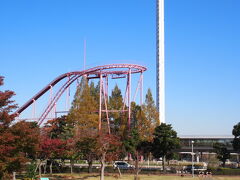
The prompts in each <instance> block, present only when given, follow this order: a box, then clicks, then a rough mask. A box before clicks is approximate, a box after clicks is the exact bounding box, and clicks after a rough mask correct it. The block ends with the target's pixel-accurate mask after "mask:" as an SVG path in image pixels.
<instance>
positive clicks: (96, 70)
mask: <svg viewBox="0 0 240 180" xmlns="http://www.w3.org/2000/svg"><path fill="white" fill-rule="evenodd" d="M146 70H147V68H146V67H144V66H140V65H136V64H109V65H103V66H97V67H93V68H90V69H87V70H83V71H73V72H68V73H65V74H62V75H60V76H58V77H57V78H55V79H54V80H53V81H52V82H50V83H49V84H48V85H47V86H45V87H44V88H43V89H42V90H40V91H39V92H38V93H37V94H36V95H34V96H33V97H32V98H31V99H29V100H28V101H27V102H26V103H25V104H24V105H22V106H21V107H20V108H19V109H17V111H16V112H15V113H16V115H17V116H20V114H21V113H22V112H24V111H25V110H26V109H28V108H29V107H30V106H31V105H33V104H34V103H35V102H36V101H37V100H38V99H39V98H40V97H42V96H43V95H44V94H46V93H48V92H49V93H50V94H51V93H52V88H53V87H56V85H57V84H60V82H63V80H64V79H65V81H64V82H63V83H62V84H61V85H60V88H59V89H57V91H56V93H55V95H54V96H52V97H51V98H50V100H49V103H48V105H47V107H46V108H45V109H44V110H43V112H42V114H41V115H40V117H38V118H37V123H38V124H39V125H41V124H42V123H43V122H44V121H45V120H46V118H47V116H48V114H49V113H50V112H51V111H55V112H56V104H57V102H58V100H59V98H60V97H61V96H62V95H63V93H64V92H65V91H66V90H68V88H69V87H70V85H71V84H73V83H74V82H75V81H77V80H78V79H79V78H80V77H82V76H84V77H86V78H87V79H99V82H100V83H99V84H100V92H99V110H98V112H99V130H101V121H102V120H101V119H102V113H103V112H104V113H106V117H107V122H108V125H109V118H108V113H109V112H119V111H126V112H128V127H130V123H131V101H135V98H136V95H137V93H138V90H139V89H140V104H142V99H143V98H142V93H143V92H142V91H143V72H145V71H146ZM133 74H140V76H139V80H138V83H137V88H136V90H135V94H134V98H133V99H131V84H132V82H131V76H132V75H133ZM108 78H112V79H119V78H126V79H127V81H126V88H125V89H126V90H125V93H124V94H125V97H124V104H123V107H122V108H121V109H118V110H108V105H107V103H108V101H107V100H108V93H107V92H108ZM103 104H104V105H103ZM103 106H105V109H103ZM109 131H110V128H109Z"/></svg>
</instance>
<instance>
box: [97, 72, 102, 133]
mask: <svg viewBox="0 0 240 180" xmlns="http://www.w3.org/2000/svg"><path fill="white" fill-rule="evenodd" d="M99 81H100V82H99V84H100V92H99V118H98V131H99V133H101V127H102V72H100V80H99Z"/></svg>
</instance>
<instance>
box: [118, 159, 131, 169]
mask: <svg viewBox="0 0 240 180" xmlns="http://www.w3.org/2000/svg"><path fill="white" fill-rule="evenodd" d="M134 167H135V166H133V165H131V164H129V163H127V162H125V161H115V162H114V163H113V168H114V169H116V168H119V169H133V168H134Z"/></svg>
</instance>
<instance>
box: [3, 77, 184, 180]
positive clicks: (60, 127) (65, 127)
mask: <svg viewBox="0 0 240 180" xmlns="http://www.w3.org/2000/svg"><path fill="white" fill-rule="evenodd" d="M2 85H3V77H0V86H2ZM99 88H100V86H99V84H97V85H95V84H94V82H90V83H89V82H88V80H87V79H85V78H82V79H81V82H80V84H79V86H78V87H77V90H76V93H75V96H74V100H73V102H72V106H71V109H70V111H69V113H68V114H67V115H65V116H62V117H58V118H56V119H52V120H49V121H48V122H46V123H45V124H44V126H43V127H39V126H38V125H37V123H36V122H26V121H20V122H15V121H14V119H15V117H16V115H15V114H13V110H14V109H15V108H17V105H16V104H14V101H13V100H11V98H12V96H13V95H14V92H13V91H0V177H1V178H3V179H8V178H9V177H10V176H11V174H12V172H15V171H21V170H26V164H29V163H32V164H36V166H34V169H32V171H33V172H32V175H31V176H35V175H36V173H38V174H39V175H40V176H41V173H46V171H47V169H46V167H47V166H46V163H43V162H46V160H48V161H49V162H50V165H49V172H50V173H52V165H53V162H54V160H55V159H61V160H66V159H68V160H70V167H71V173H72V171H73V164H74V162H76V161H77V160H87V162H88V165H89V166H88V171H89V172H91V171H92V164H93V161H96V160H98V161H99V162H100V163H101V170H100V172H101V179H103V178H104V168H105V163H106V162H111V161H114V160H119V159H123V158H125V157H128V158H131V159H133V160H135V163H136V174H138V160H139V157H140V156H144V157H148V156H149V154H150V152H152V154H153V156H154V157H156V158H159V157H164V159H165V158H167V159H168V158H171V155H172V152H173V150H174V149H175V148H177V147H179V139H178V138H177V133H176V132H175V131H174V130H172V127H171V126H170V125H166V124H161V126H159V119H158V112H157V109H156V107H155V103H154V100H153V97H152V93H151V90H150V89H148V91H147V94H146V98H145V103H144V104H143V105H142V106H140V105H138V104H136V103H135V102H132V103H131V110H132V114H131V124H130V128H129V127H128V113H127V112H125V111H119V112H116V111H111V110H121V108H123V106H124V101H123V96H122V93H121V90H120V89H119V88H118V86H117V85H116V86H115V87H114V89H113V90H112V92H111V95H110V96H109V99H107V106H108V107H107V108H108V109H109V110H110V113H109V114H108V117H107V114H106V113H102V117H101V131H99V113H98V109H99V92H100V91H99ZM102 102H103V103H105V101H104V99H103V101H102ZM105 105H106V103H105ZM102 106H104V104H103V105H102ZM125 108H127V107H125ZM108 119H109V122H108V121H107V120H108ZM109 132H110V133H109ZM166 135H167V137H166ZM166 138H167V139H166ZM163 141H165V142H166V141H168V143H167V144H168V145H166V143H163ZM153 147H154V148H153Z"/></svg>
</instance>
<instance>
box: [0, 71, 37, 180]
mask: <svg viewBox="0 0 240 180" xmlns="http://www.w3.org/2000/svg"><path fill="white" fill-rule="evenodd" d="M2 85H3V77H1V76H0V86H2ZM13 95H14V92H13V91H9V90H7V91H0V179H1V178H3V179H8V178H9V174H11V173H12V172H13V171H18V170H20V169H21V168H22V167H23V165H24V163H25V162H27V161H29V159H30V158H35V155H36V154H35V153H36V151H37V147H38V136H39V128H38V126H37V125H36V124H35V123H32V122H25V121H20V122H15V121H14V119H15V117H16V115H15V114H13V110H14V109H15V108H16V107H17V105H16V104H14V101H13V100H11V98H12V96H13Z"/></svg>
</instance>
